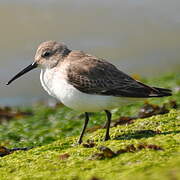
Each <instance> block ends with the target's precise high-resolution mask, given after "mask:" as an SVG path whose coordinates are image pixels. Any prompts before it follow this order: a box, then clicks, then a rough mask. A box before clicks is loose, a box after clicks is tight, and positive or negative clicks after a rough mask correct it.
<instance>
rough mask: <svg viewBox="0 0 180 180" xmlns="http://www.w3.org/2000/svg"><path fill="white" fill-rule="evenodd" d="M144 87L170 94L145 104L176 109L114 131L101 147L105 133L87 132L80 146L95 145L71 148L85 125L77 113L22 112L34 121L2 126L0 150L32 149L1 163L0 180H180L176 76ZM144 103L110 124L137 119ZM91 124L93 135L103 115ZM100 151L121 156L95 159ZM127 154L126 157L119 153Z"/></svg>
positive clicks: (39, 108) (118, 112) (119, 112)
mask: <svg viewBox="0 0 180 180" xmlns="http://www.w3.org/2000/svg"><path fill="white" fill-rule="evenodd" d="M143 81H144V82H146V83H148V84H150V85H154V86H159V87H166V88H171V89H172V90H173V96H172V97H166V98H158V99H149V100H148V101H149V103H153V104H157V105H160V106H162V104H163V103H166V102H169V100H175V101H176V103H177V106H178V107H177V108H174V109H173V108H170V111H169V113H166V114H162V115H156V116H151V117H149V118H143V119H140V118H138V119H136V120H134V121H133V122H132V123H130V124H124V125H118V126H116V127H112V128H111V130H110V133H111V137H112V140H109V141H106V142H103V141H102V140H103V137H104V133H105V129H97V130H96V131H94V132H90V131H89V132H87V134H86V135H85V137H84V142H86V141H87V140H88V139H89V140H94V143H95V145H94V147H92V148H87V147H84V146H83V145H80V146H73V144H75V142H76V140H77V138H78V135H79V133H80V130H81V126H82V124H83V118H84V117H83V116H82V115H80V113H78V112H75V111H72V110H70V109H68V108H66V107H63V106H58V107H56V108H53V107H48V106H45V105H40V104H39V105H34V106H33V107H20V109H21V110H23V111H25V112H30V113H32V114H33V116H29V117H24V116H22V117H21V116H19V117H16V118H15V119H11V120H3V121H0V145H1V146H5V147H7V148H15V147H33V148H32V149H30V150H28V151H16V152H14V153H12V154H9V155H6V156H4V157H0V179H1V180H8V179H13V180H19V179H23V180H26V179H43V180H46V179H48V180H49V179H60V180H61V179H62V180H63V179H64V180H66V179H68V180H74V179H77V180H90V179H101V180H110V179H113V180H120V179H126V180H128V179H134V178H135V179H143V180H144V179H157V180H159V179H170V180H178V179H180V109H179V107H180V90H179V87H180V75H179V74H170V75H167V76H164V77H162V78H157V79H151V80H149V81H147V80H143ZM143 103H144V102H136V103H135V104H133V105H127V106H123V107H121V108H118V109H115V110H113V111H112V112H113V120H114V119H118V118H119V117H120V116H136V115H137V113H138V111H139V109H140V107H142V105H143ZM90 118H91V120H90V123H89V126H88V127H90V128H91V129H90V130H91V131H92V127H94V126H98V125H102V124H103V123H104V122H105V114H104V113H103V112H101V113H93V114H92V115H91V117H90ZM101 146H105V147H108V148H110V149H111V150H112V151H114V152H116V151H118V150H121V151H120V152H121V153H119V154H118V153H116V155H115V156H114V157H107V156H105V158H99V156H98V155H99V154H100V153H102V151H100V150H99V147H101ZM128 147H131V148H130V150H127V148H128ZM132 147H133V148H134V149H133V148H132ZM140 147H144V148H140ZM125 149H126V150H127V151H122V150H125ZM97 153H99V154H97Z"/></svg>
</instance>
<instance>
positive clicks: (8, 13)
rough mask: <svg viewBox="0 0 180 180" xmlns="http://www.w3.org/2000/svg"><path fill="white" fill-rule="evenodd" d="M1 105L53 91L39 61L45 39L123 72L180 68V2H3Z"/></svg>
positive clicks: (26, 101) (43, 96) (27, 101)
mask: <svg viewBox="0 0 180 180" xmlns="http://www.w3.org/2000/svg"><path fill="white" fill-rule="evenodd" d="M0 22H1V25H0V64H1V65H0V88H1V90H0V104H3V105H23V104H31V103H32V102H34V101H36V100H37V99H46V98H47V97H48V95H47V94H46V93H45V92H44V90H43V89H42V88H41V86H40V82H39V70H34V71H32V72H30V73H28V74H26V75H24V77H22V78H20V79H18V80H17V81H15V82H14V83H13V84H12V85H10V86H7V87H6V86H5V82H6V81H7V80H9V79H10V78H11V77H12V76H13V75H15V74H16V73H17V72H18V71H19V70H21V69H22V68H24V67H26V66H27V65H29V64H30V63H31V62H32V61H33V57H34V54H35V50H36V48H37V46H38V45H39V43H40V42H42V41H45V40H57V41H62V42H64V43H66V44H67V45H68V47H69V48H70V49H81V50H84V51H86V52H88V53H91V54H93V55H96V56H98V57H103V58H105V59H107V60H109V61H111V62H112V63H114V64H115V65H117V66H118V67H119V68H120V69H121V70H123V71H125V72H127V73H129V74H133V73H138V74H140V75H141V76H146V77H147V76H158V75H160V74H163V73H167V72H173V71H178V70H180V1H179V0H171V1H169V0H121V1H116V0H111V1H109V0H103V1H97V0H86V1H83V0H76V1H74V0H61V1H58V0H44V1H40V0H39V1H37V0H36V1H35V0H14V1H10V0H0Z"/></svg>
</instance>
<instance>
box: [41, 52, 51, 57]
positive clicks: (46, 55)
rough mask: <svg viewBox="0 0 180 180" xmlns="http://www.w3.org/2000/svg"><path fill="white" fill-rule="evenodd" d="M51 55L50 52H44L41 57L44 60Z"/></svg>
mask: <svg viewBox="0 0 180 180" xmlns="http://www.w3.org/2000/svg"><path fill="white" fill-rule="evenodd" d="M50 55H51V51H45V52H44V53H43V54H42V57H43V58H45V57H49V56H50Z"/></svg>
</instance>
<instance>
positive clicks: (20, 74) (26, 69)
mask: <svg viewBox="0 0 180 180" xmlns="http://www.w3.org/2000/svg"><path fill="white" fill-rule="evenodd" d="M37 66H38V65H37V63H36V62H33V63H32V64H30V65H29V66H28V67H26V68H24V69H23V70H22V71H21V72H19V73H18V74H16V75H15V76H14V77H13V78H12V79H11V80H10V81H9V82H7V83H6V85H9V84H11V83H12V82H13V81H14V80H16V79H17V78H19V77H21V76H22V75H23V74H25V73H27V72H29V71H31V70H32V69H34V68H36V67H37Z"/></svg>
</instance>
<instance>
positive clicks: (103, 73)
mask: <svg viewBox="0 0 180 180" xmlns="http://www.w3.org/2000/svg"><path fill="white" fill-rule="evenodd" d="M36 67H40V68H41V73H40V81H41V84H42V86H43V88H44V89H45V90H46V91H47V92H48V94H49V95H51V96H53V97H55V98H57V99H58V100H60V101H61V102H62V103H63V104H64V105H66V106H68V107H69V108H72V109H74V110H77V111H81V112H84V113H85V122H84V126H83V129H82V132H81V135H80V137H79V140H78V143H79V144H80V143H81V142H82V138H83V135H84V132H85V129H86V127H87V124H88V121H89V115H88V112H97V111H102V110H103V111H105V112H106V115H107V123H106V134H105V138H104V140H108V139H110V135H109V128H110V123H111V112H110V110H111V109H113V108H116V107H120V106H122V105H124V104H126V103H132V102H133V100H137V99H144V98H152V97H163V96H170V95H171V90H169V89H164V88H157V87H150V86H148V85H145V84H143V83H141V82H139V81H136V80H134V79H133V78H132V77H130V76H128V75H127V74H125V73H123V72H122V71H120V70H118V69H117V68H116V67H115V66H114V65H112V64H111V63H109V62H107V61H106V60H104V59H100V58H97V57H95V56H92V55H90V54H86V53H84V52H83V51H76V50H70V49H68V47H67V46H66V45H65V44H63V43H58V42H55V41H47V42H43V43H42V44H40V46H39V47H38V49H37V51H36V55H35V60H34V62H33V63H32V64H31V65H29V66H27V67H26V68H25V69H23V70H22V71H21V72H19V73H18V74H17V75H15V76H14V77H13V78H12V79H11V80H10V81H9V82H8V83H7V85H8V84H10V83H11V82H12V81H14V80H15V79H17V78H19V77H20V76H22V75H23V74H25V73H27V72H28V71H30V70H32V69H34V68H36Z"/></svg>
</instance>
